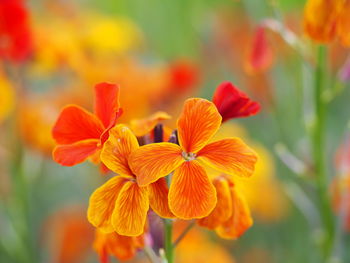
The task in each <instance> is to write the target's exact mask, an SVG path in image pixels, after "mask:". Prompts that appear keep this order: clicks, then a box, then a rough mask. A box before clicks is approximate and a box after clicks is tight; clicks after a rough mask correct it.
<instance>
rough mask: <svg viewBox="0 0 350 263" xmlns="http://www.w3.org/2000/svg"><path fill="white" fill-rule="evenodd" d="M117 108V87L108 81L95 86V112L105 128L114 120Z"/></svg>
mask: <svg viewBox="0 0 350 263" xmlns="http://www.w3.org/2000/svg"><path fill="white" fill-rule="evenodd" d="M118 110H119V87H118V86H117V85H115V84H110V83H105V82H103V83H99V84H97V85H96V86H95V114H96V116H97V117H98V118H99V119H100V120H101V121H102V123H103V125H104V127H105V128H107V127H108V126H109V125H110V123H111V122H112V121H113V120H114V118H115V115H116V112H118Z"/></svg>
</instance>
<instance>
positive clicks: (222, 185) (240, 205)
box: [197, 175, 253, 239]
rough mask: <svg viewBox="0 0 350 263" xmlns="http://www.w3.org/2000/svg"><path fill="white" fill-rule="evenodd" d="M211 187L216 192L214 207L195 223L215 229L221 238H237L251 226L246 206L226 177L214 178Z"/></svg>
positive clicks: (230, 180) (251, 221) (251, 220)
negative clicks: (212, 186) (213, 187)
mask: <svg viewBox="0 0 350 263" xmlns="http://www.w3.org/2000/svg"><path fill="white" fill-rule="evenodd" d="M213 185H214V186H215V188H216V192H217V200H218V201H217V204H216V207H215V209H214V210H213V211H212V212H211V213H210V214H209V215H208V216H207V217H204V218H202V219H199V220H198V221H197V222H198V224H199V225H200V226H203V227H207V228H209V229H213V230H214V229H215V230H216V232H217V234H218V235H219V236H220V237H222V238H227V239H235V238H238V237H240V236H241V235H242V234H243V233H244V232H245V231H246V230H247V229H248V228H249V227H251V226H252V224H253V219H252V218H251V215H250V210H249V207H248V204H247V202H246V200H245V199H244V197H243V195H242V194H241V193H240V192H239V191H238V190H237V189H236V187H235V184H234V182H233V180H232V179H230V178H229V177H228V176H226V175H221V176H218V177H216V178H215V179H214V181H213Z"/></svg>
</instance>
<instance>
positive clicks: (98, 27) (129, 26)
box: [82, 13, 142, 55]
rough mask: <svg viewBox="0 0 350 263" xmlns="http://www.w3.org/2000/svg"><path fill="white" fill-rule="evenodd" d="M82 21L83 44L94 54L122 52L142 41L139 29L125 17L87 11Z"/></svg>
mask: <svg viewBox="0 0 350 263" xmlns="http://www.w3.org/2000/svg"><path fill="white" fill-rule="evenodd" d="M83 21H85V24H84V27H83V31H82V32H83V33H82V41H83V46H84V47H87V48H88V49H89V50H91V51H92V52H93V53H96V55H102V54H107V55H108V54H110V53H116V54H119V55H120V54H124V53H126V52H128V51H130V50H132V49H134V48H137V47H139V46H140V43H141V42H142V34H141V32H140V30H139V29H138V28H137V26H136V25H135V24H134V23H133V22H132V21H131V20H129V19H127V18H124V17H108V16H102V15H101V14H93V13H89V14H87V15H85V19H83ZM84 29H86V30H84Z"/></svg>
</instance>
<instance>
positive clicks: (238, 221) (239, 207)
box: [216, 188, 253, 239]
mask: <svg viewBox="0 0 350 263" xmlns="http://www.w3.org/2000/svg"><path fill="white" fill-rule="evenodd" d="M231 196H232V215H231V217H230V218H229V219H228V220H227V221H226V222H225V223H223V224H222V225H221V226H219V227H218V228H217V229H216V233H217V234H218V235H219V236H220V237H222V238H226V239H236V238H238V237H240V236H241V235H242V234H243V233H244V232H245V231H246V230H247V229H248V228H250V227H251V226H252V225H253V219H252V218H251V215H250V210H249V207H248V205H247V202H246V201H245V199H244V198H243V196H242V195H241V194H240V193H239V192H238V191H236V190H235V189H234V188H231Z"/></svg>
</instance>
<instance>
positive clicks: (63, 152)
mask: <svg viewBox="0 0 350 263" xmlns="http://www.w3.org/2000/svg"><path fill="white" fill-rule="evenodd" d="M98 143H99V141H98V140H96V139H92V140H85V141H80V142H76V143H73V144H68V145H59V146H57V147H56V148H55V149H54V150H53V153H52V154H53V159H54V160H55V161H56V162H57V163H59V164H61V165H64V166H73V165H75V164H78V163H81V162H83V161H85V160H86V159H87V158H88V157H89V156H91V155H93V154H94V153H95V152H96V151H97V150H98V149H99V148H98V146H97V145H98Z"/></svg>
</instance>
